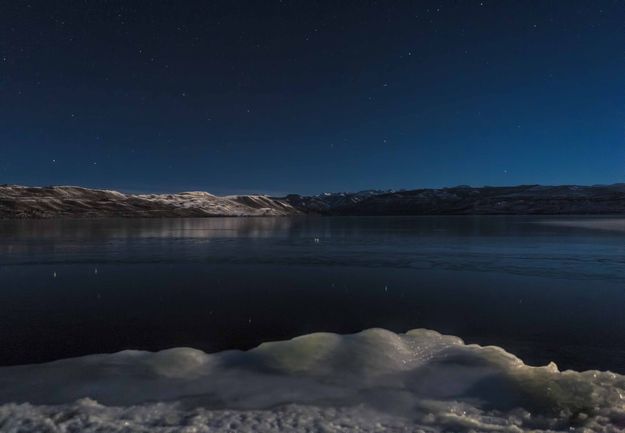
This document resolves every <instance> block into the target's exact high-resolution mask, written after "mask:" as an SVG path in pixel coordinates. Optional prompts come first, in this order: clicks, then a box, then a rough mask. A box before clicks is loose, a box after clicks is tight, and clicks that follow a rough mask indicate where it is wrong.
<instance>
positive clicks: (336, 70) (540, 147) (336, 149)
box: [0, 0, 625, 195]
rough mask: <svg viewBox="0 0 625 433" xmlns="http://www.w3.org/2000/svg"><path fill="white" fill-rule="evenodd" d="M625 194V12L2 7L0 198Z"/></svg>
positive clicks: (541, 6) (87, 4)
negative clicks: (24, 193) (452, 190)
mask: <svg viewBox="0 0 625 433" xmlns="http://www.w3.org/2000/svg"><path fill="white" fill-rule="evenodd" d="M623 181H625V2H624V1H614V0H610V1H599V0H597V1H577V0H559V1H549V0H544V1H538V0H536V1H529V0H528V1H520V0H516V1H510V0H498V1H494V0H491V1H479V0H476V1H470V0H465V1H440V0H439V1H402V0H396V1H395V0H393V1H391V0H389V1H367V0H351V1H350V0H344V1H338V0H335V1H330V0H328V1H314V0H262V1H261V0H257V1H238V0H226V1H219V0H216V1H185V0H176V1H139V0H137V1H114V0H110V1H105V0H101V1H96V0H89V1H87V0H84V1H63V0H58V1H56V0H55V1H49V0H42V1H34V0H33V1H22V0H4V1H3V0H0V183H16V184H27V185H50V184H55V185H58V184H64V185H67V184H71V185H81V186H88V187H101V188H113V189H119V190H122V191H126V192H175V191H182V190H207V191H210V192H213V193H217V194H230V193H268V194H275V195H279V194H283V193H289V192H293V193H304V194H316V193H320V192H324V191H356V190H363V189H369V188H381V189H396V188H418V187H442V186H454V185H458V184H469V185H473V186H481V185H511V184H521V183H543V184H561V183H577V184H594V183H613V182H623Z"/></svg>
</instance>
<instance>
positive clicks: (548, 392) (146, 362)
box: [0, 329, 625, 433]
mask: <svg viewBox="0 0 625 433" xmlns="http://www.w3.org/2000/svg"><path fill="white" fill-rule="evenodd" d="M623 396H625V377H623V376H620V375H616V374H612V373H609V372H597V371H587V372H583V373H579V372H574V371H565V372H560V371H558V369H557V368H556V366H555V365H554V364H551V365H549V366H546V367H529V366H527V365H525V364H523V362H522V361H520V360H519V359H518V358H516V357H515V356H513V355H511V354H509V353H507V352H505V351H504V350H502V349H500V348H497V347H481V346H476V345H465V344H464V343H463V342H462V341H461V340H460V339H459V338H457V337H453V336H445V335H441V334H438V333H436V332H433V331H427V330H423V329H417V330H413V331H409V332H407V333H406V334H400V335H398V334H394V333H392V332H389V331H385V330H382V329H371V330H367V331H363V332H361V333H358V334H354V335H346V336H341V335H336V334H327V333H317V334H310V335H305V336H302V337H298V338H295V339H293V340H290V341H283V342H276V343H265V344H262V345H260V346H259V347H257V348H256V349H253V350H250V351H247V352H239V351H228V352H221V353H217V354H206V353H204V352H201V351H198V350H194V349H189V348H177V349H170V350H164V351H161V352H157V353H149V352H139V351H124V352H119V353H116V354H112V355H92V356H86V357H82V358H75V359H68V360H62V361H57V362H51V363H47V364H41V365H27V366H18V367H4V368H0V403H2V405H1V406H0V431H2V432H41V433H47V432H154V433H158V432H187V433H191V432H196V433H199V432H268V431H289V432H346V431H357V432H385V431H389V432H413V431H415V432H416V431H423V432H441V431H450V432H463V431H475V432H482V431H484V432H486V431H488V432H490V431H501V432H523V431H579V432H590V431H601V432H617V431H624V430H625V403H624V400H623Z"/></svg>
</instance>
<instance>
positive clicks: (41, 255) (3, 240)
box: [0, 217, 625, 371]
mask: <svg viewBox="0 0 625 433" xmlns="http://www.w3.org/2000/svg"><path fill="white" fill-rule="evenodd" d="M619 227H623V219H618V218H590V217H586V218H562V217H558V218H549V217H540V218H539V217H415V218H413V217H389V218H386V217H375V218H362V217H357V218H356V217H354V218H347V217H346V218H303V217H302V218H205V219H149V220H133V219H128V220H58V221H54V220H47V221H46V220H44V221H2V222H0V279H1V280H0V281H2V284H1V289H0V320H2V322H3V323H2V326H0V341H2V342H3V343H4V344H3V346H4V349H0V362H1V363H5V364H6V363H24V362H31V361H42V360H49V359H54V358H66V357H68V356H73V355H79V354H86V353H94V352H105V351H116V350H120V349H124V348H139V349H150V350H156V349H163V348H167V347H174V346H192V347H196V348H199V349H203V350H206V351H215V350H222V349H228V348H247V347H251V346H253V345H255V344H258V343H259V342H261V341H266V340H270V339H278V338H288V337H292V336H294V335H299V334H303V333H307V332H314V331H320V330H325V331H334V332H341V333H345V332H355V331H358V330H361V329H364V328H369V327H384V328H388V329H392V330H395V331H405V330H406V329H411V328H418V327H427V328H432V329H437V330H439V331H442V332H445V333H450V334H455V335H459V336H461V337H463V338H465V339H467V340H469V341H475V342H480V343H487V344H491V343H492V344H499V345H501V346H503V347H505V348H507V349H509V350H510V351H512V352H513V353H516V354H519V355H520V356H522V357H524V358H525V359H527V360H528V361H529V362H536V363H542V362H543V361H544V362H546V361H548V360H551V359H555V360H556V361H559V362H560V364H562V365H563V366H565V367H566V366H570V367H575V368H577V369H588V368H591V367H596V368H611V369H617V370H621V371H622V370H625V369H624V368H623V367H624V364H623V361H621V360H622V359H625V358H624V357H623V356H622V355H623V353H622V349H621V348H620V347H619V341H622V339H623V337H625V323H624V320H623V319H622V318H621V309H622V308H620V306H622V305H623V301H625V294H624V293H623V292H624V291H623V283H625V266H623V265H624V264H625V263H624V262H625V243H624V242H623V241H624V240H625V233H623V231H622V230H620V229H619Z"/></svg>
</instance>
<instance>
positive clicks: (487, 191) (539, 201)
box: [0, 183, 625, 218]
mask: <svg viewBox="0 0 625 433" xmlns="http://www.w3.org/2000/svg"><path fill="white" fill-rule="evenodd" d="M621 213H625V184H624V183H616V184H611V185H590V186H584V185H555V186H552V185H538V184H531V185H516V186H483V187H471V186H467V185H459V186H455V187H447V188H421V189H402V190H364V191H359V192H354V193H349V192H339V193H323V194H318V195H312V196H306V195H299V194H289V195H286V196H284V197H272V196H268V195H228V196H216V195H213V194H210V193H208V192H204V191H189V192H180V193H175V194H125V193H122V192H119V191H114V190H107V189H91V188H83V187H78V186H47V187H29V186H21V185H8V184H5V185H0V218H63V217H71V218H73V217H76V218H106V217H129V218H130V217H137V218H168V217H210V216H290V215H307V214H315V215H346V216H348V215H362V216H365V215H371V216H376V215H380V216H381V215H573V214H621Z"/></svg>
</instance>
